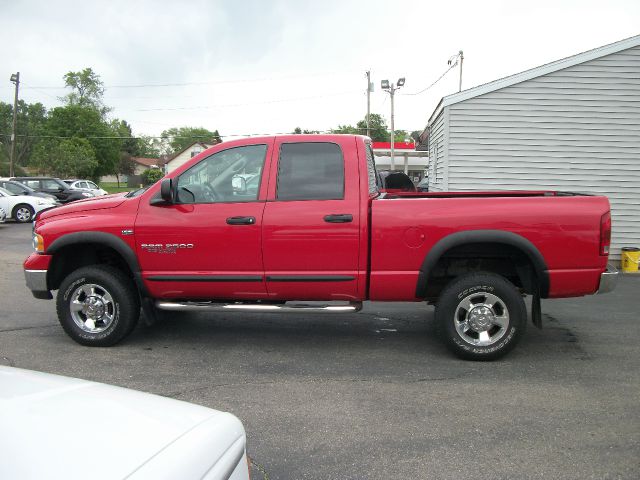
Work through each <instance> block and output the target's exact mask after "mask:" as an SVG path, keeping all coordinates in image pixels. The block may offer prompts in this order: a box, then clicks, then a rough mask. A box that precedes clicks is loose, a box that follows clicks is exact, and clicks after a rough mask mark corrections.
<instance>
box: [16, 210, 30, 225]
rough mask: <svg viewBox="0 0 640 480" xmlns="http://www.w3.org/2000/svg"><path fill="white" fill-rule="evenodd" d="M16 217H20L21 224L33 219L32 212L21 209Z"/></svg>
mask: <svg viewBox="0 0 640 480" xmlns="http://www.w3.org/2000/svg"><path fill="white" fill-rule="evenodd" d="M16 217H18V220H19V221H20V222H26V221H27V220H29V219H30V218H31V212H30V211H29V209H28V208H20V209H18V211H17V212H16Z"/></svg>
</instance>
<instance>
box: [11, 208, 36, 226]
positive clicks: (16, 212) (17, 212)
mask: <svg viewBox="0 0 640 480" xmlns="http://www.w3.org/2000/svg"><path fill="white" fill-rule="evenodd" d="M34 213H35V212H34V211H33V207H31V205H27V204H26V203H20V204H18V205H16V206H15V207H13V212H11V217H13V219H14V220H15V221H16V222H18V223H29V222H32V221H33V214H34Z"/></svg>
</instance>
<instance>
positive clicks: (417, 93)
mask: <svg viewBox="0 0 640 480" xmlns="http://www.w3.org/2000/svg"><path fill="white" fill-rule="evenodd" d="M456 65H458V61H457V60H456V61H455V62H454V63H452V64H451V65H449V68H447V69H446V70H445V72H444V73H443V74H442V75H440V76H439V77H438V79H437V80H436V81H435V82H433V83H432V84H431V85H429V86H428V87H426V88H423V89H422V90H420V91H419V92H415V93H400V94H398V95H420V94H421V93H424V92H426V91H427V90H429V89H430V88H431V87H433V86H434V85H435V84H436V83H438V82H439V81H440V80H442V79H443V78H444V76H445V75H446V74H447V73H449V71H450V70H451V69H452V68H453V67H455V66H456Z"/></svg>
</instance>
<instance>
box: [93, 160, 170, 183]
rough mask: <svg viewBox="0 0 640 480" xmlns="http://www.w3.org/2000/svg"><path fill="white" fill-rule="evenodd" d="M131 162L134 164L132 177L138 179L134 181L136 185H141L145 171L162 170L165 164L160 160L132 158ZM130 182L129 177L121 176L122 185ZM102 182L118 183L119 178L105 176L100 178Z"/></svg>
mask: <svg viewBox="0 0 640 480" xmlns="http://www.w3.org/2000/svg"><path fill="white" fill-rule="evenodd" d="M131 161H132V162H133V163H134V168H133V175H132V176H133V177H136V178H135V179H134V181H133V183H134V184H138V183H140V175H142V173H143V172H144V171H145V170H148V169H150V168H162V167H163V164H164V163H163V161H162V160H161V159H159V158H145V157H131ZM128 180H129V176H128V175H120V182H121V183H125V184H126V183H127V182H128ZM100 181H101V182H110V183H114V182H117V181H118V177H116V176H115V175H105V176H103V177H102V178H100Z"/></svg>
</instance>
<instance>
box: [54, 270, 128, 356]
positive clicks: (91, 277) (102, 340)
mask: <svg viewBox="0 0 640 480" xmlns="http://www.w3.org/2000/svg"><path fill="white" fill-rule="evenodd" d="M56 307H57V311H58V320H59V321H60V324H61V325H62V328H63V329H64V331H65V332H67V334H68V335H69V336H70V337H71V338H72V339H73V340H75V341H76V342H78V343H80V344H82V345H88V346H96V347H108V346H111V345H114V344H116V343H118V342H119V341H121V340H122V339H123V338H124V337H126V336H127V335H128V334H129V333H131V331H132V330H133V329H134V328H135V326H136V324H137V323H138V318H139V316H140V301H139V298H138V294H137V290H136V287H135V285H134V283H133V282H132V281H131V279H130V278H129V277H127V276H126V275H125V274H124V273H123V272H121V271H120V270H118V269H117V268H114V267H111V266H109V265H94V266H91V267H83V268H80V269H78V270H76V271H74V272H72V273H70V274H69V275H68V276H67V277H66V278H65V279H64V280H63V282H62V284H61V285H60V289H59V290H58V296H57V300H56Z"/></svg>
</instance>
